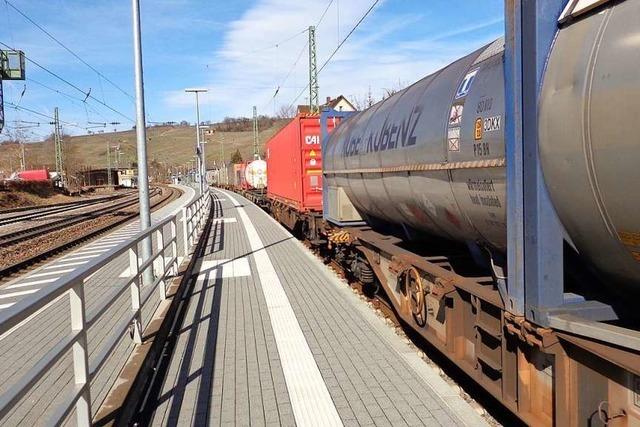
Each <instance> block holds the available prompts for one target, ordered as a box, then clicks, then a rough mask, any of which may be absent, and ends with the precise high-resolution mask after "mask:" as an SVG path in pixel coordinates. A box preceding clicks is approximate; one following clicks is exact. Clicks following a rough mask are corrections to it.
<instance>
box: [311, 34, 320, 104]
mask: <svg viewBox="0 0 640 427" xmlns="http://www.w3.org/2000/svg"><path fill="white" fill-rule="evenodd" d="M318 91H319V87H318V64H317V56H316V27H315V26H313V25H312V26H310V27H309V112H310V113H311V114H319V113H320V102H319V96H318Z"/></svg>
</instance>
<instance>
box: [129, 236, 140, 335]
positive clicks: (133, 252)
mask: <svg viewBox="0 0 640 427" xmlns="http://www.w3.org/2000/svg"><path fill="white" fill-rule="evenodd" d="M129 274H130V275H131V276H133V279H132V281H131V285H130V286H131V310H132V311H133V312H134V313H135V317H134V318H133V324H132V325H131V327H132V331H133V334H132V335H133V342H135V343H136V344H142V332H141V330H140V328H141V327H142V322H141V319H140V318H141V316H140V271H139V270H138V250H137V248H136V247H135V246H134V247H132V248H129Z"/></svg>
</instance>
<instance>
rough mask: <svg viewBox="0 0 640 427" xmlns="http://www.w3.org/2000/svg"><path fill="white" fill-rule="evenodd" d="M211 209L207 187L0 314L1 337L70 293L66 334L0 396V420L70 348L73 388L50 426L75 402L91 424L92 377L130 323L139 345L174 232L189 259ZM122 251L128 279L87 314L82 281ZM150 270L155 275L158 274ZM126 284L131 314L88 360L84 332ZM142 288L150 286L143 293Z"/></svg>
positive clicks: (82, 421)
mask: <svg viewBox="0 0 640 427" xmlns="http://www.w3.org/2000/svg"><path fill="white" fill-rule="evenodd" d="M210 207H211V195H210V193H209V191H207V192H206V193H205V194H203V195H202V196H200V197H199V198H197V199H195V200H193V201H192V202H190V203H189V204H187V205H186V206H184V207H183V208H182V209H181V210H177V211H175V212H174V213H173V214H171V215H169V216H168V217H167V218H164V219H163V220H161V221H157V222H156V223H154V224H152V225H151V227H149V228H148V229H147V230H144V231H140V232H138V233H137V234H135V235H134V236H132V237H130V238H129V239H128V240H127V241H126V242H123V243H121V244H119V245H117V246H116V247H114V248H112V249H111V250H110V251H109V252H108V253H106V254H104V255H102V256H100V257H99V258H96V259H94V260H92V261H90V262H89V263H87V264H86V265H84V266H81V267H79V268H77V269H76V270H74V271H72V272H70V273H69V274H68V275H66V276H63V277H61V278H59V279H57V280H56V281H54V282H53V283H51V284H50V285H49V286H47V287H46V288H43V289H40V290H39V291H37V292H36V293H34V294H33V295H32V296H31V297H30V298H25V299H23V300H22V301H20V302H18V303H16V304H15V305H13V306H12V307H9V308H8V309H6V310H3V311H2V312H0V335H2V334H4V333H5V332H7V331H9V330H11V329H13V328H15V327H19V326H20V325H21V323H22V322H23V321H28V319H29V318H30V317H31V316H32V315H34V314H35V313H36V312H38V311H39V310H41V309H43V308H45V307H47V306H48V305H49V304H51V303H52V302H54V301H55V300H56V299H57V298H58V297H60V296H61V295H64V294H65V293H69V295H70V303H71V304H70V306H71V309H70V317H71V331H70V334H69V335H66V336H65V337H64V338H63V339H61V340H60V341H58V342H57V343H56V344H54V345H53V347H52V348H51V349H50V350H48V351H47V352H46V353H45V354H44V356H43V357H42V358H41V359H40V360H39V361H38V362H37V363H36V364H35V365H34V366H32V367H31V368H30V369H29V370H28V371H27V372H26V373H24V374H23V375H22V376H21V377H20V378H19V379H18V381H17V382H16V383H14V384H13V385H12V386H11V387H9V389H8V390H7V391H5V392H4V393H2V394H1V395H0V418H2V417H3V416H5V415H6V414H7V413H8V412H9V411H10V410H11V409H12V405H13V404H14V403H15V402H17V401H19V400H20V399H21V398H23V397H24V396H25V395H26V394H27V392H28V391H29V390H30V389H31V387H32V386H33V385H34V384H35V383H37V381H38V379H40V378H41V376H42V375H43V374H45V373H46V372H47V371H48V370H49V369H50V368H51V367H52V366H53V365H54V364H55V363H56V362H57V361H59V360H60V359H61V358H62V357H63V356H64V355H65V354H66V352H67V351H68V350H69V349H70V348H71V349H72V350H73V373H74V378H75V386H74V387H73V390H72V391H71V394H70V398H69V399H67V400H66V403H64V404H61V405H58V407H57V408H56V410H55V415H54V416H53V417H52V419H51V420H50V422H51V424H58V423H60V422H61V421H62V420H63V419H64V418H65V417H66V416H67V415H68V414H69V413H70V412H71V411H72V410H73V407H74V406H75V409H76V415H77V424H78V425H82V426H88V425H90V424H91V398H90V383H91V379H92V378H93V377H94V376H95V375H96V374H97V373H98V371H99V369H100V368H101V367H102V365H103V364H104V363H105V362H106V360H107V359H108V356H109V355H110V354H111V350H112V349H113V348H114V347H115V346H116V345H117V343H118V342H119V341H120V339H121V338H122V337H123V336H124V335H125V334H126V332H127V330H128V329H129V327H130V326H131V327H132V331H133V334H132V335H133V341H134V342H135V343H136V344H140V343H142V331H141V329H142V325H141V324H140V319H141V311H142V307H143V306H144V304H145V302H146V301H148V299H149V298H150V297H151V295H153V293H154V291H155V290H156V289H159V291H160V299H161V300H164V299H165V298H166V288H165V286H166V281H167V279H169V278H170V277H172V276H175V275H177V273H178V236H179V233H180V234H181V235H182V236H181V237H182V241H183V248H182V249H183V255H184V256H185V257H188V256H189V254H190V251H191V249H192V248H193V245H194V244H195V240H196V238H197V235H198V233H199V232H200V231H201V230H202V229H203V227H204V224H205V222H206V221H205V220H206V215H207V213H208V210H209V209H210ZM180 213H182V219H181V221H180V222H182V227H181V228H179V227H178V222H179V220H178V217H179V215H180ZM167 225H170V231H169V233H170V236H168V238H166V237H167V236H165V227H166V226H167ZM179 230H181V231H179ZM154 233H155V237H156V248H155V250H154V252H153V253H152V255H151V256H150V257H149V258H148V259H146V260H143V261H142V262H140V261H139V259H138V244H139V243H140V242H142V241H143V240H145V239H153V237H154ZM168 249H171V255H170V256H169V257H165V254H166V252H167V250H168ZM125 253H128V254H129V275H130V277H128V280H126V282H125V283H124V284H123V285H122V289H121V290H119V291H118V292H116V293H115V294H113V295H112V296H111V297H109V300H108V301H106V303H104V304H103V305H102V306H101V307H100V309H98V310H97V311H94V312H92V313H91V317H90V318H87V317H86V316H87V309H86V299H85V296H84V284H85V282H86V280H87V279H88V278H89V277H90V276H92V275H93V274H94V273H96V272H97V271H98V270H100V269H102V268H103V267H105V266H106V265H107V264H109V263H110V262H112V261H114V260H116V259H117V258H118V257H120V256H122V255H124V254H125ZM158 259H161V260H162V262H161V263H159V262H157V260H158ZM167 261H168V262H167ZM147 269H151V271H152V272H153V273H154V274H153V280H151V283H143V282H144V281H143V277H144V274H143V273H144V272H145V271H146V270H147ZM157 270H159V271H157ZM155 273H157V275H156V274H155ZM127 288H129V289H130V291H131V312H130V314H129V315H127V316H126V317H125V320H126V321H123V322H121V323H118V325H117V327H116V328H115V330H114V331H113V333H111V334H110V335H108V336H107V339H106V340H105V341H104V342H106V344H103V345H102V346H101V347H100V348H99V349H98V351H97V355H98V357H97V358H96V357H94V358H92V359H93V360H92V361H91V363H89V354H88V348H87V330H88V329H89V328H90V327H91V326H92V325H94V324H95V322H97V321H98V320H99V319H101V318H102V316H103V315H104V314H105V313H106V312H107V310H108V309H109V308H110V307H111V306H113V304H114V303H115V302H116V301H117V300H118V299H119V298H120V297H122V295H123V294H124V293H125V292H126V290H127ZM142 288H144V290H145V292H144V295H141V294H142V292H141V289H142ZM147 289H149V290H148V291H147ZM141 296H142V298H141Z"/></svg>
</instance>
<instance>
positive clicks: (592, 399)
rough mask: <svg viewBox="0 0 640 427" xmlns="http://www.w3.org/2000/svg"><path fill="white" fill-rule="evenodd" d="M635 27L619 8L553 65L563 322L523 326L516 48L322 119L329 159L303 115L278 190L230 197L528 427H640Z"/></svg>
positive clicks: (548, 74) (279, 167) (546, 90)
mask: <svg viewBox="0 0 640 427" xmlns="http://www.w3.org/2000/svg"><path fill="white" fill-rule="evenodd" d="M639 31H640V1H638V0H634V1H632V0H627V1H620V2H608V3H606V2H605V3H604V4H600V5H599V6H598V8H596V9H594V10H593V11H592V12H591V13H589V14H587V15H585V16H582V17H581V18H580V19H577V20H575V22H571V24H570V25H566V26H564V27H562V28H560V29H559V30H558V32H557V35H556V37H555V40H554V45H553V48H552V50H551V53H550V56H549V58H548V59H547V62H546V64H545V73H544V76H543V77H544V78H543V80H542V85H541V93H540V100H541V102H540V112H541V113H540V117H539V118H538V126H539V128H538V132H539V135H540V151H541V152H540V157H541V159H542V164H541V168H542V170H543V173H544V178H545V180H546V183H547V187H548V189H549V192H550V196H551V199H552V201H553V203H554V205H555V208H556V210H557V213H558V216H559V217H560V219H561V220H562V223H563V225H564V226H565V227H566V231H567V233H568V239H570V241H569V242H568V244H566V245H565V254H566V255H565V264H564V268H565V273H564V277H560V278H556V279H557V280H555V281H554V282H553V283H560V286H562V288H561V289H547V290H546V292H560V293H561V294H562V295H564V298H565V301H567V302H565V306H563V307H566V308H564V310H568V311H566V313H565V312H562V313H564V314H563V316H564V317H562V319H563V320H562V321H563V322H564V323H563V326H562V327H559V326H557V327H556V326H550V325H549V324H547V326H542V324H543V323H542V322H538V320H537V317H536V315H537V313H536V312H533V311H532V310H531V313H528V314H527V316H526V317H525V316H523V315H522V314H518V312H517V311H516V310H514V307H513V298H514V295H511V294H510V292H512V289H511V287H510V284H509V283H507V281H506V275H507V273H506V268H507V265H506V259H505V258H506V257H505V256H504V254H505V251H506V247H507V245H509V244H510V243H509V242H508V241H507V233H506V227H507V225H506V191H505V186H506V179H505V173H506V159H505V120H506V119H507V118H506V117H505V83H504V40H503V39H499V40H496V41H495V42H493V43H490V44H489V45H487V46H485V47H483V48H481V49H479V50H477V51H475V52H473V53H471V54H470V55H468V56H466V57H464V58H461V59H460V60H458V61H456V62H454V63H452V64H450V65H449V66H447V67H445V68H443V69H442V70H440V71H438V72H436V73H433V74H432V75H430V76H427V77H425V78H424V79H422V80H420V81H418V82H417V83H415V84H413V85H411V86H410V87H408V88H406V89H405V90H402V91H400V92H399V93H397V94H395V95H394V96H392V97H390V98H388V99H386V100H385V101H383V102H380V103H378V104H376V105H374V106H373V107H371V108H369V109H368V110H366V111H363V112H361V113H358V114H356V115H354V116H352V117H350V118H347V119H344V120H342V119H333V120H332V118H331V114H332V113H331V112H325V113H324V114H325V117H326V118H328V120H327V128H326V129H324V130H325V132H326V133H330V135H329V137H328V138H327V139H325V141H323V142H324V146H321V144H320V142H321V141H320V133H321V132H320V117H318V116H302V115H299V116H298V117H296V118H295V119H293V120H292V121H291V122H290V123H289V125H288V126H286V127H285V128H283V129H282V130H281V131H280V132H279V133H278V134H276V135H275V136H274V137H273V138H272V139H271V140H270V141H268V142H267V156H266V162H267V169H268V171H269V174H268V175H267V191H266V194H264V193H262V192H255V191H252V190H251V189H250V188H249V187H248V186H247V185H246V184H244V183H242V182H241V180H240V183H239V184H238V183H234V182H229V186H231V187H232V188H233V189H234V190H235V191H238V192H241V193H242V194H244V195H245V196H246V197H248V198H249V199H250V200H253V201H254V202H256V203H257V204H259V205H260V206H263V207H264V208H265V209H266V210H267V211H268V212H269V213H270V214H271V215H272V216H273V217H274V218H276V219H277V220H278V221H279V222H281V223H282V224H284V225H285V226H287V227H288V228H289V229H290V230H292V232H293V233H294V234H295V235H296V236H297V237H299V238H301V239H304V240H306V241H307V243H308V244H309V245H310V246H312V247H313V248H315V249H316V251H317V252H318V253H319V254H320V255H322V256H323V257H324V258H325V259H326V260H327V261H329V260H330V261H332V262H333V263H335V264H338V265H340V266H342V268H344V270H345V271H346V273H347V277H348V278H349V279H350V280H351V281H356V282H358V283H360V284H361V285H362V286H364V287H370V288H371V289H372V292H375V293H379V294H381V296H382V298H383V300H384V301H386V304H389V305H390V306H391V307H392V308H393V311H394V312H395V313H396V315H397V316H398V317H399V318H400V319H401V320H402V321H403V322H404V323H405V325H406V326H408V327H410V328H412V329H413V330H415V331H416V332H417V333H418V334H420V335H421V336H422V337H424V338H425V339H426V340H427V341H428V342H429V343H430V344H431V345H432V346H433V347H434V348H435V349H437V350H438V351H439V352H441V353H442V354H443V355H444V356H446V357H447V358H448V359H449V360H450V361H451V362H452V363H453V365H455V366H456V367H457V368H459V369H460V370H461V371H462V372H464V373H465V374H466V375H468V377H470V378H472V379H473V380H474V381H476V382H477V384H479V385H480V386H481V387H482V388H483V389H484V390H486V391H487V392H488V393H489V394H491V395H492V396H493V397H494V398H495V399H497V400H498V401H500V402H501V403H502V404H503V405H504V406H505V407H506V408H508V409H509V410H510V411H511V412H512V413H513V414H515V415H517V416H518V417H519V418H520V419H521V420H522V421H524V422H525V423H527V424H529V425H568V426H579V425H611V426H614V425H615V426H617V425H619V426H632V425H640V344H638V342H639V341H638V340H639V339H640V338H639V337H640V326H639V325H640V314H639V312H638V309H637V301H638V299H637V296H638V295H639V293H640V215H639V214H638V211H639V209H640V192H638V191H636V189H635V187H636V184H637V183H639V182H640V168H638V167H637V165H638V164H640V145H639V143H638V141H639V140H638V136H637V125H636V122H637V119H636V117H637V116H638V115H640V103H639V102H638V99H639V97H640V74H638V72H637V70H638V69H640V55H638V43H637V39H638V37H637V35H638V33H639ZM336 113H337V112H336ZM336 116H340V117H342V116H341V115H339V114H336ZM341 120H342V122H341ZM333 127H336V129H335V130H334V131H333V132H332V128H333ZM235 167H237V168H239V169H241V168H242V166H238V165H237V166H234V168H235ZM323 181H324V182H323ZM323 186H324V190H325V191H322V188H323ZM592 267H595V268H592ZM525 286H526V284H525ZM554 286H557V285H554ZM544 297H545V296H544V295H542V296H538V298H544ZM525 309H527V310H530V307H525ZM573 310H575V311H573ZM606 322H608V323H606ZM585 325H586V326H585ZM578 326H580V328H578ZM586 330H589V331H592V332H588V333H587V332H584V331H586ZM578 331H582V332H578ZM593 331H596V332H597V333H596V332H593ZM604 331H609V332H608V333H607V332H604Z"/></svg>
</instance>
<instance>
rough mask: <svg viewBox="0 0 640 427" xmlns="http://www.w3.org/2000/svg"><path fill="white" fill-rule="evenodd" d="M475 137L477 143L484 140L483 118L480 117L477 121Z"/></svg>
mask: <svg viewBox="0 0 640 427" xmlns="http://www.w3.org/2000/svg"><path fill="white" fill-rule="evenodd" d="M473 137H474V139H475V140H476V141H478V140H480V139H482V118H481V117H478V118H477V119H476V123H475V129H474V134H473Z"/></svg>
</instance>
